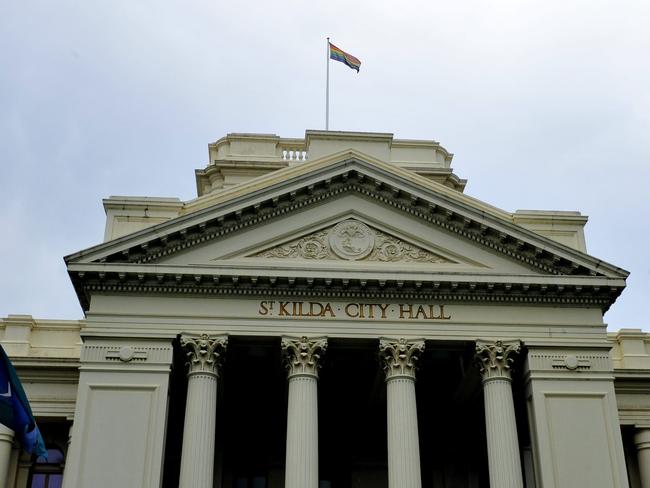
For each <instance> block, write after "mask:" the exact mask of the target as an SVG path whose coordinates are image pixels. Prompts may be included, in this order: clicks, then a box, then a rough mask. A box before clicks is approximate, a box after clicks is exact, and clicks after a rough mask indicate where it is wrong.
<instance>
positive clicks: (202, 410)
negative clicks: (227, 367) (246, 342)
mask: <svg viewBox="0 0 650 488" xmlns="http://www.w3.org/2000/svg"><path fill="white" fill-rule="evenodd" d="M227 344H228V337H227V336H225V335H224V336H209V335H208V334H201V335H189V334H183V335H182V336H181V346H182V347H183V348H184V349H185V350H186V352H187V358H188V361H187V365H188V368H189V371H188V373H187V378H188V381H187V405H186V407H185V429H184V430H183V451H182V454H181V475H180V482H179V487H180V488H212V485H213V478H214V436H215V421H216V410H217V378H218V377H219V368H220V366H221V363H222V361H223V357H224V353H225V351H226V345H227Z"/></svg>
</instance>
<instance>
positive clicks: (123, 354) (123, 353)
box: [120, 346, 135, 363]
mask: <svg viewBox="0 0 650 488" xmlns="http://www.w3.org/2000/svg"><path fill="white" fill-rule="evenodd" d="M134 354H135V351H134V350H133V348H132V347H131V346H122V347H121V348H120V361H123V362H125V363H128V362H129V361H131V359H133V355H134Z"/></svg>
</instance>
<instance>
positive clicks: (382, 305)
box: [377, 303, 390, 319]
mask: <svg viewBox="0 0 650 488" xmlns="http://www.w3.org/2000/svg"><path fill="white" fill-rule="evenodd" d="M389 305H390V303H378V304H377V306H378V307H379V310H381V318H382V319H385V318H386V310H388V306H389Z"/></svg>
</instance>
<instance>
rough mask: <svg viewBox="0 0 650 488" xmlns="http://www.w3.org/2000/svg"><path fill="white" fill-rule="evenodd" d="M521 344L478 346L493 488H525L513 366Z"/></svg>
mask: <svg viewBox="0 0 650 488" xmlns="http://www.w3.org/2000/svg"><path fill="white" fill-rule="evenodd" d="M520 347H521V346H520V343H519V342H518V341H513V342H502V341H497V342H496V343H481V342H477V344H476V358H477V363H478V365H479V367H480V370H481V375H482V377H483V397H484V399H485V430H486V435H487V449H488V467H489V472H490V487H491V488H523V486H524V485H523V477H522V471H521V455H520V452H519V439H518V437H517V422H516V419H515V404H514V401H513V398H512V385H511V381H512V380H511V375H510V366H511V364H512V362H513V358H512V356H513V355H514V354H515V353H517V352H519V350H520Z"/></svg>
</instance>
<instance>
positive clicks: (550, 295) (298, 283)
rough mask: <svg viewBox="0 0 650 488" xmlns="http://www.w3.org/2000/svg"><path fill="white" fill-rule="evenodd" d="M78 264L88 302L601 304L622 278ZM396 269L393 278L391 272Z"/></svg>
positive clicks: (75, 274)
mask: <svg viewBox="0 0 650 488" xmlns="http://www.w3.org/2000/svg"><path fill="white" fill-rule="evenodd" d="M73 269H74V270H71V271H70V275H71V277H72V281H73V284H74V286H75V290H76V291H77V295H78V296H79V297H80V299H81V301H82V306H83V307H84V310H87V309H88V305H89V302H90V296H91V295H92V294H93V293H97V292H101V293H106V292H108V293H127V294H133V293H136V294H159V295H160V294H177V295H198V296H214V295H232V296H252V297H320V298H367V299H410V300H441V301H445V302H484V303H485V302H487V303H529V304H537V305H555V306H558V305H559V306H597V307H600V308H601V309H603V310H607V308H608V307H609V306H610V305H611V304H612V303H613V302H614V301H615V300H616V298H617V297H618V295H619V294H620V293H621V291H622V290H623V287H624V282H623V281H622V280H613V279H608V278H598V277H595V278H589V277H573V276H509V275H481V276H477V275H460V274H436V275H431V274H427V273H417V274H412V275H410V274H408V273H404V274H399V273H391V274H389V275H386V273H379V272H374V273H364V272H359V273H354V272H351V271H349V270H347V271H343V270H341V271H338V272H337V271H332V270H327V271H324V272H321V274H322V275H324V276H320V275H319V271H312V272H310V273H306V272H305V270H303V269H289V268H284V269H279V268H274V269H272V270H269V269H262V268H258V269H246V270H239V271H238V270H237V269H235V268H228V269H219V268H218V267H214V268H212V269H210V268H208V267H206V268H205V269H192V268H184V267H162V266H161V267H155V266H150V265H149V266H148V265H125V264H117V263H116V264H113V265H111V264H105V265H100V264H90V265H75V266H74V267H73ZM387 276H390V277H391V278H393V279H386V277H387Z"/></svg>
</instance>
